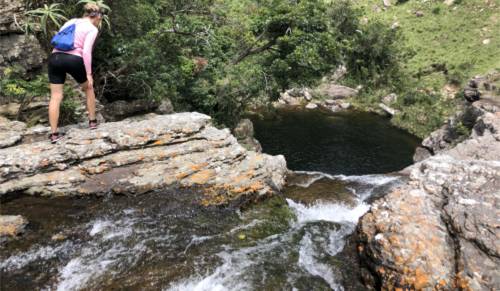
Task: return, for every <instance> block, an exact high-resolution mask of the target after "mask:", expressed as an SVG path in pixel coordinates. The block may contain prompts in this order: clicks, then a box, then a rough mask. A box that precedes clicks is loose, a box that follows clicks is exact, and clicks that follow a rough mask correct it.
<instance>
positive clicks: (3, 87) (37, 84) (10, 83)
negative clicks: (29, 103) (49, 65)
mask: <svg viewBox="0 0 500 291" xmlns="http://www.w3.org/2000/svg"><path fill="white" fill-rule="evenodd" d="M23 75H24V72H23V71H22V69H20V68H16V67H8V68H6V69H4V71H3V76H2V78H0V97H1V98H3V99H4V98H5V99H7V98H8V99H13V100H12V101H15V100H18V101H19V100H23V99H25V98H30V97H35V96H44V95H47V94H48V93H49V88H48V80H47V77H46V76H45V74H43V75H38V76H36V78H34V79H31V80H25V79H24V78H23Z"/></svg>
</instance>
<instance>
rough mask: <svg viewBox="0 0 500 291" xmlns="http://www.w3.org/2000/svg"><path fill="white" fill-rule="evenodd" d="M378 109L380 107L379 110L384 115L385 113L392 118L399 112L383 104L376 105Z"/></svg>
mask: <svg viewBox="0 0 500 291" xmlns="http://www.w3.org/2000/svg"><path fill="white" fill-rule="evenodd" d="M378 107H380V109H382V110H383V111H384V112H385V113H387V114H388V115H390V116H394V115H396V114H397V113H398V112H399V111H398V110H396V109H394V108H391V107H389V106H387V105H385V104H384V103H380V104H379V105H378Z"/></svg>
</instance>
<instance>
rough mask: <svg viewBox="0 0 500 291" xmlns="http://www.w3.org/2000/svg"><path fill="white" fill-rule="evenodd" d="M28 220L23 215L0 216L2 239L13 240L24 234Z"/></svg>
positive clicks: (0, 234)
mask: <svg viewBox="0 0 500 291" xmlns="http://www.w3.org/2000/svg"><path fill="white" fill-rule="evenodd" d="M26 225H28V220H26V218H24V217H22V216H21V215H0V239H5V238H13V237H16V236H18V235H20V234H21V233H23V232H24V229H25V228H26Z"/></svg>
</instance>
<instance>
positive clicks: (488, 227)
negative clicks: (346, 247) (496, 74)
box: [358, 102, 500, 290]
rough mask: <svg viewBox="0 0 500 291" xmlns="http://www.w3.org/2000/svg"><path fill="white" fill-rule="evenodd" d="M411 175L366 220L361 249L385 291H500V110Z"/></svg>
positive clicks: (360, 231) (478, 106) (376, 283)
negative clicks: (499, 216) (499, 208)
mask: <svg viewBox="0 0 500 291" xmlns="http://www.w3.org/2000/svg"><path fill="white" fill-rule="evenodd" d="M473 106H474V107H475V109H476V110H479V111H481V113H482V114H480V116H479V117H478V118H477V120H476V121H475V124H474V126H473V128H472V132H471V134H470V136H469V137H468V138H467V139H465V140H464V141H462V142H459V143H458V144H456V145H454V146H450V147H444V148H439V150H437V152H436V153H434V154H435V156H432V157H429V158H427V159H425V160H423V161H421V162H420V163H417V164H415V165H413V166H411V167H409V168H408V169H405V171H404V173H410V175H409V181H408V182H407V183H406V184H405V185H403V186H401V187H400V188H398V189H396V190H395V191H393V192H392V193H390V194H388V195H386V196H385V197H383V198H382V199H380V200H378V201H376V202H375V203H374V204H373V206H372V208H371V210H370V211H369V212H368V213H367V214H366V215H365V216H364V217H362V219H361V220H360V224H359V226H358V234H359V237H360V245H359V248H358V250H359V252H360V255H361V257H362V258H363V262H364V267H366V269H367V270H369V272H365V273H369V274H371V276H372V278H369V279H367V280H366V282H367V284H369V285H371V287H372V288H374V287H375V286H379V287H381V289H383V290H398V289H402V290H457V289H459V290H499V289H500V279H499V278H500V271H499V270H500V259H499V258H500V256H499V255H500V246H499V244H498V242H499V241H500V229H499V227H498V206H499V202H500V134H499V133H500V112H498V111H493V112H489V111H486V110H484V108H483V107H482V104H481V103H480V102H478V103H474V105H473Z"/></svg>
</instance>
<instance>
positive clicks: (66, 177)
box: [0, 113, 287, 205]
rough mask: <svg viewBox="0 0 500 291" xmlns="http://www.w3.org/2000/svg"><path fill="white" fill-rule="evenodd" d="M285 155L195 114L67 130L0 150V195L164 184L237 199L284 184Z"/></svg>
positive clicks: (220, 200) (138, 189)
mask: <svg viewBox="0 0 500 291" xmlns="http://www.w3.org/2000/svg"><path fill="white" fill-rule="evenodd" d="M286 171H287V169H286V162H285V159H284V158H283V157H282V156H276V157H274V156H269V155H265V154H260V153H255V152H251V151H247V150H245V149H244V148H243V147H242V146H240V145H239V144H238V142H237V141H236V138H234V137H233V136H232V135H231V134H230V132H229V130H227V129H223V130H220V129H217V128H215V127H213V126H212V125H211V119H210V117H209V116H206V115H203V114H199V113H178V114H172V115H149V116H148V117H147V118H146V119H144V120H139V121H133V120H125V121H121V122H112V123H105V124H102V125H101V126H100V127H99V128H98V129H97V130H95V131H90V130H87V129H77V128H74V129H71V130H69V132H68V133H67V135H66V137H65V138H64V140H62V141H61V142H60V143H59V144H57V145H52V144H50V143H49V142H46V141H42V142H35V143H32V144H22V145H19V146H14V147H8V148H5V149H1V150H0V183H1V184H0V195H5V194H8V193H12V192H24V193H28V194H33V195H43V196H81V195H105V194H107V193H115V194H124V195H138V194H144V193H147V192H149V191H153V190H157V189H162V188H165V187H172V186H175V187H201V188H203V189H204V190H205V193H206V195H205V197H204V199H203V200H202V201H201V203H202V204H204V205H221V204H233V203H236V204H240V203H244V202H246V201H249V200H251V199H256V198H258V197H260V196H262V195H269V194H273V193H275V192H276V191H279V190H280V189H281V188H282V187H283V185H284V178H285V173H286Z"/></svg>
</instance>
